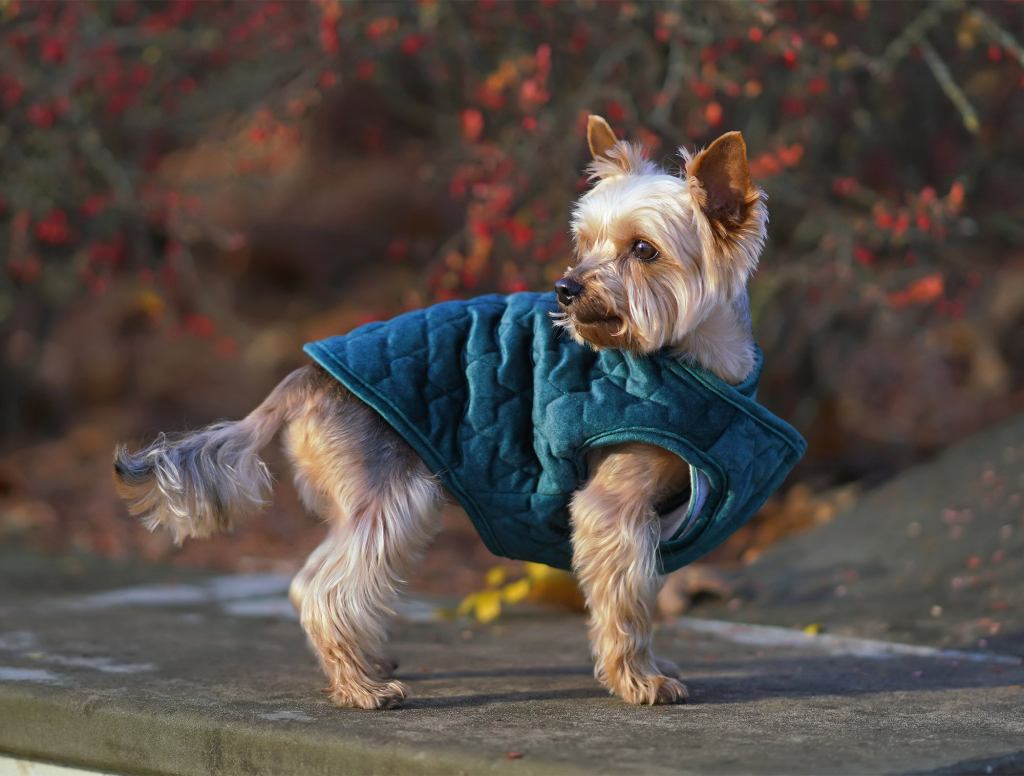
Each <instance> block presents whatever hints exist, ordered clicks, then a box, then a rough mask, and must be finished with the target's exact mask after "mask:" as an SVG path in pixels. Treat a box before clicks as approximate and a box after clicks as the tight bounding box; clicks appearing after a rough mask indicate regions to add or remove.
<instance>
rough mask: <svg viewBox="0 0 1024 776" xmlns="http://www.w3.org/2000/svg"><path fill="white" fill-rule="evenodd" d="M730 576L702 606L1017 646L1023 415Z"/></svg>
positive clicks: (1023, 614) (867, 632)
mask: <svg viewBox="0 0 1024 776" xmlns="http://www.w3.org/2000/svg"><path fill="white" fill-rule="evenodd" d="M736 581H737V585H738V588H739V590H740V595H739V599H740V600H737V601H734V602H733V605H732V607H729V606H725V605H711V606H705V607H702V608H701V609H700V612H701V614H702V615H704V616H709V617H723V618H732V619H738V620H743V621H748V622H759V623H771V624H776V625H790V626H797V627H803V626H805V625H808V624H812V623H816V624H819V625H820V626H821V627H822V628H824V629H825V630H826V631H828V632H830V633H837V634H843V635H856V636H868V637H873V638H879V639H886V640H892V641H904V642H913V643H919V644H930V645H935V646H943V647H954V648H966V649H981V650H985V649H990V650H994V651H998V652H1008V653H1012V654H1016V655H1021V656H1024V415H1021V416H1019V417H1017V418H1016V419H1013V420H1010V421H1008V422H1006V423H1003V424H1001V425H999V426H997V427H995V428H992V429H990V430H988V431H986V432H983V433H981V434H979V435H978V436H976V437H974V438H972V439H969V440H967V441H965V442H963V443H961V444H959V445H956V446H954V447H953V448H951V449H949V450H947V451H946V452H944V453H943V454H942V455H940V456H938V457H937V458H936V459H935V460H934V461H931V462H929V463H927V464H925V465H922V466H919V467H917V468H915V469H912V470H910V471H908V472H907V473H905V474H903V475H902V476H900V477H897V478H896V479H894V480H893V481H891V482H889V483H888V484H886V485H883V486H882V487H880V488H878V489H876V490H875V491H873V492H871V493H868V494H866V495H865V496H864V497H863V498H861V499H860V500H859V501H858V502H857V504H856V505H854V506H853V507H852V508H851V509H850V510H849V511H847V512H846V513H845V514H842V515H840V516H839V517H837V518H836V519H835V520H834V521H833V522H831V523H829V524H828V525H826V526H823V527H822V528H820V529H818V530H815V531H811V532H809V533H806V534H804V535H802V536H798V537H795V538H793V539H790V540H788V541H785V542H782V543H780V544H778V545H776V547H775V548H773V549H772V550H770V551H768V552H767V553H765V555H763V556H762V557H761V558H760V559H759V560H758V562H756V563H754V564H752V565H751V566H749V567H747V568H745V569H744V570H743V571H742V572H741V573H740V574H739V575H738V579H737V580H736ZM737 604H740V605H739V606H738V608H737Z"/></svg>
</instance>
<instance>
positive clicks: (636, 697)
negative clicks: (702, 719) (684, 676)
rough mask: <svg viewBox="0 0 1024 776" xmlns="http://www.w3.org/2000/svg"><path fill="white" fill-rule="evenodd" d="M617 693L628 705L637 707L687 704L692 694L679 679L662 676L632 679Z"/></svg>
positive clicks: (642, 676)
mask: <svg viewBox="0 0 1024 776" xmlns="http://www.w3.org/2000/svg"><path fill="white" fill-rule="evenodd" d="M616 693H617V694H618V696H619V697H620V698H622V700H624V701H626V703H632V704H635V705H637V706H661V705H664V704H671V703H685V702H686V699H687V698H688V697H689V694H690V693H689V691H688V690H687V689H686V685H685V684H683V683H682V682H680V681H679V680H678V679H674V678H672V677H671V676H662V675H661V674H644V675H638V676H633V677H630V678H629V679H628V680H626V681H624V682H622V683H621V684H620V686H619V687H617V688H616Z"/></svg>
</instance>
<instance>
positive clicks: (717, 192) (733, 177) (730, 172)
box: [686, 132, 759, 228]
mask: <svg viewBox="0 0 1024 776" xmlns="http://www.w3.org/2000/svg"><path fill="white" fill-rule="evenodd" d="M686 174H687V175H688V176H690V177H692V178H696V179H697V182H698V183H699V184H700V188H701V189H702V191H703V194H704V196H703V198H702V201H701V203H700V204H701V208H702V209H703V210H704V212H705V213H706V214H707V216H708V218H710V219H711V220H713V221H717V222H718V223H720V224H722V225H723V226H725V227H727V228H736V227H739V226H741V225H742V224H743V222H744V220H745V219H746V216H747V211H748V209H749V208H750V206H751V205H752V204H753V203H754V202H756V201H757V200H758V196H759V193H758V191H757V189H756V188H754V184H753V183H752V182H751V180H750V168H749V167H748V166H747V144H746V143H745V142H743V135H742V134H741V133H739V132H727V133H725V134H724V135H722V136H721V137H720V138H718V139H717V140H716V141H715V142H714V143H712V144H711V145H710V146H708V147H707V148H706V149H705V150H704V151H701V152H700V153H699V154H697V155H696V156H695V157H693V158H692V159H690V160H689V161H688V162H687V164H686Z"/></svg>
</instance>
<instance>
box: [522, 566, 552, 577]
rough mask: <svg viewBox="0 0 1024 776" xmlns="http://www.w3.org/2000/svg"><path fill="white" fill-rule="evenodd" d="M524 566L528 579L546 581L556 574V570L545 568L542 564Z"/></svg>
mask: <svg viewBox="0 0 1024 776" xmlns="http://www.w3.org/2000/svg"><path fill="white" fill-rule="evenodd" d="M524 565H525V566H526V576H528V577H529V578H530V579H547V578H548V577H550V576H552V575H554V574H557V573H558V570H557V569H553V568H551V566H545V565H544V564H543V563H526V564H524Z"/></svg>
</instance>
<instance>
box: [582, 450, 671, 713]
mask: <svg viewBox="0 0 1024 776" xmlns="http://www.w3.org/2000/svg"><path fill="white" fill-rule="evenodd" d="M648 450H651V448H647V447H645V446H641V445H628V446H623V447H620V448H615V449H613V450H611V451H610V452H606V453H604V454H603V455H602V457H600V458H599V460H598V461H597V462H596V466H592V469H591V471H593V472H594V473H593V475H592V477H591V479H590V480H589V481H588V482H587V484H586V486H584V488H583V489H582V490H580V491H578V492H577V493H576V495H575V496H574V497H573V502H572V506H571V513H572V528H573V538H572V542H573V566H574V568H575V571H576V575H577V577H578V579H579V582H580V585H581V586H582V588H583V593H584V595H585V596H586V600H587V606H588V608H589V609H590V640H591V649H592V651H593V654H594V662H595V666H594V673H595V676H596V677H597V678H598V680H599V681H600V682H601V683H602V684H604V685H605V686H606V687H608V688H609V689H610V690H612V691H613V692H614V693H616V694H617V695H618V696H619V697H621V698H622V699H623V700H625V701H628V702H629V703H636V704H658V703H676V702H679V701H681V700H684V699H685V698H686V696H687V691H686V687H685V686H684V685H683V684H682V683H681V682H679V681H678V680H676V679H675V678H672V677H669V676H665V675H664V674H663V673H662V672H661V670H660V669H659V665H658V661H656V659H655V657H654V655H653V653H652V651H651V636H652V630H653V626H652V619H653V616H654V610H655V601H656V597H657V593H658V588H659V586H660V584H661V580H660V577H659V575H658V573H657V563H656V555H655V552H656V549H657V545H658V522H657V514H656V512H655V510H654V506H653V503H654V501H653V499H654V498H657V496H658V494H659V492H661V491H663V490H664V486H665V480H666V479H667V478H669V477H672V478H677V474H676V473H675V472H674V471H672V470H671V468H670V467H667V466H659V465H658V463H659V461H658V460H652V456H651V455H650V454H648V453H647V451H648ZM659 452H663V451H659ZM655 456H657V454H655Z"/></svg>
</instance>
